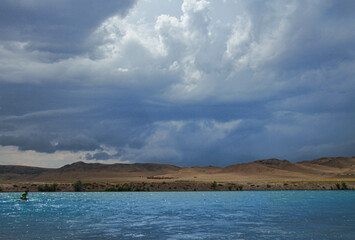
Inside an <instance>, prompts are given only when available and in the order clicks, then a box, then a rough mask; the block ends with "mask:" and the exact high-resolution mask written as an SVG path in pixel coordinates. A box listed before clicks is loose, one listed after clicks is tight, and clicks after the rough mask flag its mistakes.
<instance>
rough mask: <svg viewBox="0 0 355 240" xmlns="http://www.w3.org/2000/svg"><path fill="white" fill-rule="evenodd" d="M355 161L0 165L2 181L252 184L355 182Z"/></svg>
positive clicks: (342, 159)
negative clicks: (216, 182) (345, 180)
mask: <svg viewBox="0 0 355 240" xmlns="http://www.w3.org/2000/svg"><path fill="white" fill-rule="evenodd" d="M354 177H355V157H350V158H347V157H333V158H319V159H315V160H311V161H301V162H296V163H293V162H289V161H287V160H279V159H265V160H257V161H254V162H250V163H240V164H235V165H230V166H227V167H224V168H221V167H215V166H208V167H178V166H173V165H168V164H158V163H135V164H122V163H117V164H101V163H84V162H76V163H73V164H68V165H65V166H63V167H61V168H56V169H53V168H39V167H29V166H14V165H0V181H8V182H12V181H62V182H65V181H73V180H76V179H82V180H86V181H103V180H104V181H116V182H121V181H133V182H134V181H136V182H139V181H148V180H149V181H158V180H161V179H164V180H169V181H211V180H216V181H230V182H233V181H248V180H251V179H252V180H275V179H329V178H354Z"/></svg>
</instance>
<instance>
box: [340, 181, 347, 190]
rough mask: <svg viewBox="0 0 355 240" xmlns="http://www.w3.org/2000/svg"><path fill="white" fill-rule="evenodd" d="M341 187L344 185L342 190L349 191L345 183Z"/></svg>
mask: <svg viewBox="0 0 355 240" xmlns="http://www.w3.org/2000/svg"><path fill="white" fill-rule="evenodd" d="M341 185H342V188H341V189H343V190H348V185H346V183H345V182H343V183H342V184H341Z"/></svg>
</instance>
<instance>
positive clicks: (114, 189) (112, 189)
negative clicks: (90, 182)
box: [105, 187, 117, 192]
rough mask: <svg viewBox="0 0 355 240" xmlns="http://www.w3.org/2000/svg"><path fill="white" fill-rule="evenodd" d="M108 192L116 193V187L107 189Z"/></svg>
mask: <svg viewBox="0 0 355 240" xmlns="http://www.w3.org/2000/svg"><path fill="white" fill-rule="evenodd" d="M105 191H106V192H116V191H117V189H116V188H115V187H109V188H106V189H105Z"/></svg>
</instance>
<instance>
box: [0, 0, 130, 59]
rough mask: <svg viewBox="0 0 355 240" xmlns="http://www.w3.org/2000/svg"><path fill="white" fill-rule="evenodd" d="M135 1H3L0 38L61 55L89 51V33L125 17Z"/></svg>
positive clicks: (28, 47)
mask: <svg viewBox="0 0 355 240" xmlns="http://www.w3.org/2000/svg"><path fill="white" fill-rule="evenodd" d="M134 3H135V0H120V1H115V0H108V1H104V2H102V1H95V0H76V1H69V0H53V1H46V0H36V1H20V0H5V1H1V3H0V40H1V41H20V42H27V43H28V45H27V46H26V48H27V50H28V51H34V50H39V51H43V52H49V53H52V54H54V55H52V57H57V58H62V57H69V56H73V55H77V54H81V53H83V52H85V51H88V50H90V47H92V42H90V40H89V39H88V37H89V36H90V34H91V33H92V32H93V31H94V30H95V29H96V28H97V27H98V26H99V24H101V23H102V21H103V20H105V19H106V18H108V17H110V16H112V15H114V14H119V15H121V16H124V15H126V14H127V12H128V10H129V9H130V8H131V7H132V6H133V5H134Z"/></svg>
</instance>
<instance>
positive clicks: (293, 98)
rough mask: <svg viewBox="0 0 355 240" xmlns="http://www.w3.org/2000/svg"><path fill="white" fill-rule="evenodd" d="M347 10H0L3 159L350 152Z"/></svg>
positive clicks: (178, 1) (220, 6) (339, 6)
mask: <svg viewBox="0 0 355 240" xmlns="http://www.w3.org/2000/svg"><path fill="white" fill-rule="evenodd" d="M354 29H355V1H352V0H334V1H331V0H314V1H306V0H304V1H303V0H295V1H293V0H288V1H283V0H270V1H261V0H251V1H247V0H224V1H220V0H211V1H208V0H184V1H183V0H170V1H168V0H167V1H160V0H137V1H135V0H121V1H116V0H106V1H96V0H76V1H69V0H52V1H47V0H3V1H0V164H12V165H15V164H16V165H31V166H41V167H61V166H63V165H65V164H69V163H73V162H77V161H84V162H90V163H94V162H100V163H137V162H140V163H146V162H155V163H166V164H174V165H178V166H208V165H215V166H222V167H223V166H227V165H230V164H236V163H242V162H249V161H253V160H257V159H267V158H279V159H287V160H289V161H293V162H295V161H301V160H310V159H315V158H319V157H323V156H354V155H355V124H354V122H355V107H354V106H355V94H354V93H355V31H354Z"/></svg>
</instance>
